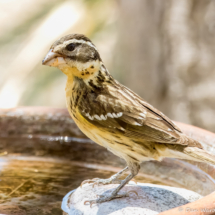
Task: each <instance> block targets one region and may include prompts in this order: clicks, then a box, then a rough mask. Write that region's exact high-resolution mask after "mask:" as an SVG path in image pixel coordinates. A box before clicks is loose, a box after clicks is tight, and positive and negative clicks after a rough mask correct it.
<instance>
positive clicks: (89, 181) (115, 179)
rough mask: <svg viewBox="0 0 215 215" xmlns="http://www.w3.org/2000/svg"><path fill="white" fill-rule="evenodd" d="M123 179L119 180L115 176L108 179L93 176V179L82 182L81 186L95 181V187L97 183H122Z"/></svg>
mask: <svg viewBox="0 0 215 215" xmlns="http://www.w3.org/2000/svg"><path fill="white" fill-rule="evenodd" d="M121 181H122V180H119V179H117V178H115V177H110V178H108V179H100V178H93V179H89V180H85V181H83V182H82V183H81V187H82V186H83V185H84V184H87V183H93V187H94V186H95V185H100V184H103V185H106V184H120V183H121Z"/></svg>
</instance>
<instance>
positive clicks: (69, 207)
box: [62, 182, 202, 215]
mask: <svg viewBox="0 0 215 215" xmlns="http://www.w3.org/2000/svg"><path fill="white" fill-rule="evenodd" d="M116 186H117V185H101V186H95V187H94V188H93V187H92V184H85V186H83V187H82V188H80V187H79V188H78V189H76V190H75V191H74V192H72V191H71V192H70V193H68V194H67V195H66V196H65V197H64V199H63V202H62V209H63V211H64V213H63V214H64V215H67V214H68V215H95V214H96V215H107V214H108V215H139V214H141V215H155V214H159V213H160V212H163V211H166V210H169V209H171V208H175V207H178V206H181V205H184V204H187V203H189V202H193V201H196V200H198V199H200V198H201V197H202V196H201V195H199V194H197V193H195V192H193V191H190V190H186V189H182V188H175V187H168V186H161V185H154V184H145V183H137V184H134V183H133V182H131V183H129V185H126V186H125V187H124V188H123V189H122V191H120V192H128V191H132V190H133V191H136V192H137V193H138V196H136V195H135V194H134V193H130V196H129V197H126V198H120V199H114V200H112V201H109V202H105V203H101V204H93V205H92V208H91V207H90V205H89V204H87V205H84V201H86V200H92V199H96V195H101V194H103V195H104V194H105V193H110V192H111V191H112V190H113V189H114V188H115V187H116Z"/></svg>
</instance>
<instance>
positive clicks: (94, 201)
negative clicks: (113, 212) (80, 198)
mask: <svg viewBox="0 0 215 215" xmlns="http://www.w3.org/2000/svg"><path fill="white" fill-rule="evenodd" d="M87 203H90V208H92V205H93V204H96V200H87V201H85V202H84V205H86V204H87Z"/></svg>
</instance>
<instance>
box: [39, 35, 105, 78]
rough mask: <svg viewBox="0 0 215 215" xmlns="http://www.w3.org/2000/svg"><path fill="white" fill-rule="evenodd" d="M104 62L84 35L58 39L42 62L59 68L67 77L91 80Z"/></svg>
mask: <svg viewBox="0 0 215 215" xmlns="http://www.w3.org/2000/svg"><path fill="white" fill-rule="evenodd" d="M101 63H102V60H101V58H100V55H99V53H98V51H97V49H96V47H95V45H94V44H93V43H92V42H91V41H90V39H88V38H87V37H86V36H84V35H82V34H69V35H67V36H64V37H62V38H60V39H58V40H57V41H56V42H55V43H54V44H53V45H52V46H51V48H50V50H49V52H48V53H47V55H46V57H45V58H44V60H43V61H42V64H43V65H48V66H53V67H58V68H59V69H60V70H61V71H62V72H63V73H65V74H66V75H67V76H70V75H72V76H76V77H78V78H83V79H85V78H90V76H93V75H95V73H96V72H98V71H99V69H100V67H101Z"/></svg>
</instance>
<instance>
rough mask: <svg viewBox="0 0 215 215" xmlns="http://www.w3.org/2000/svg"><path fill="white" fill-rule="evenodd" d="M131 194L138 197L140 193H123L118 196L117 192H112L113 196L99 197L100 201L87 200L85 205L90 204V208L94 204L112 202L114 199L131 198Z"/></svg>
mask: <svg viewBox="0 0 215 215" xmlns="http://www.w3.org/2000/svg"><path fill="white" fill-rule="evenodd" d="M130 193H135V194H136V195H137V196H138V193H137V192H136V191H129V192H127V193H123V194H117V193H115V192H112V193H111V194H107V195H97V196H98V197H99V198H98V199H95V200H87V201H85V202H84V205H86V204H87V203H89V205H90V207H92V205H93V204H97V203H102V202H108V201H111V200H112V199H116V198H122V197H129V194H130Z"/></svg>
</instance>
